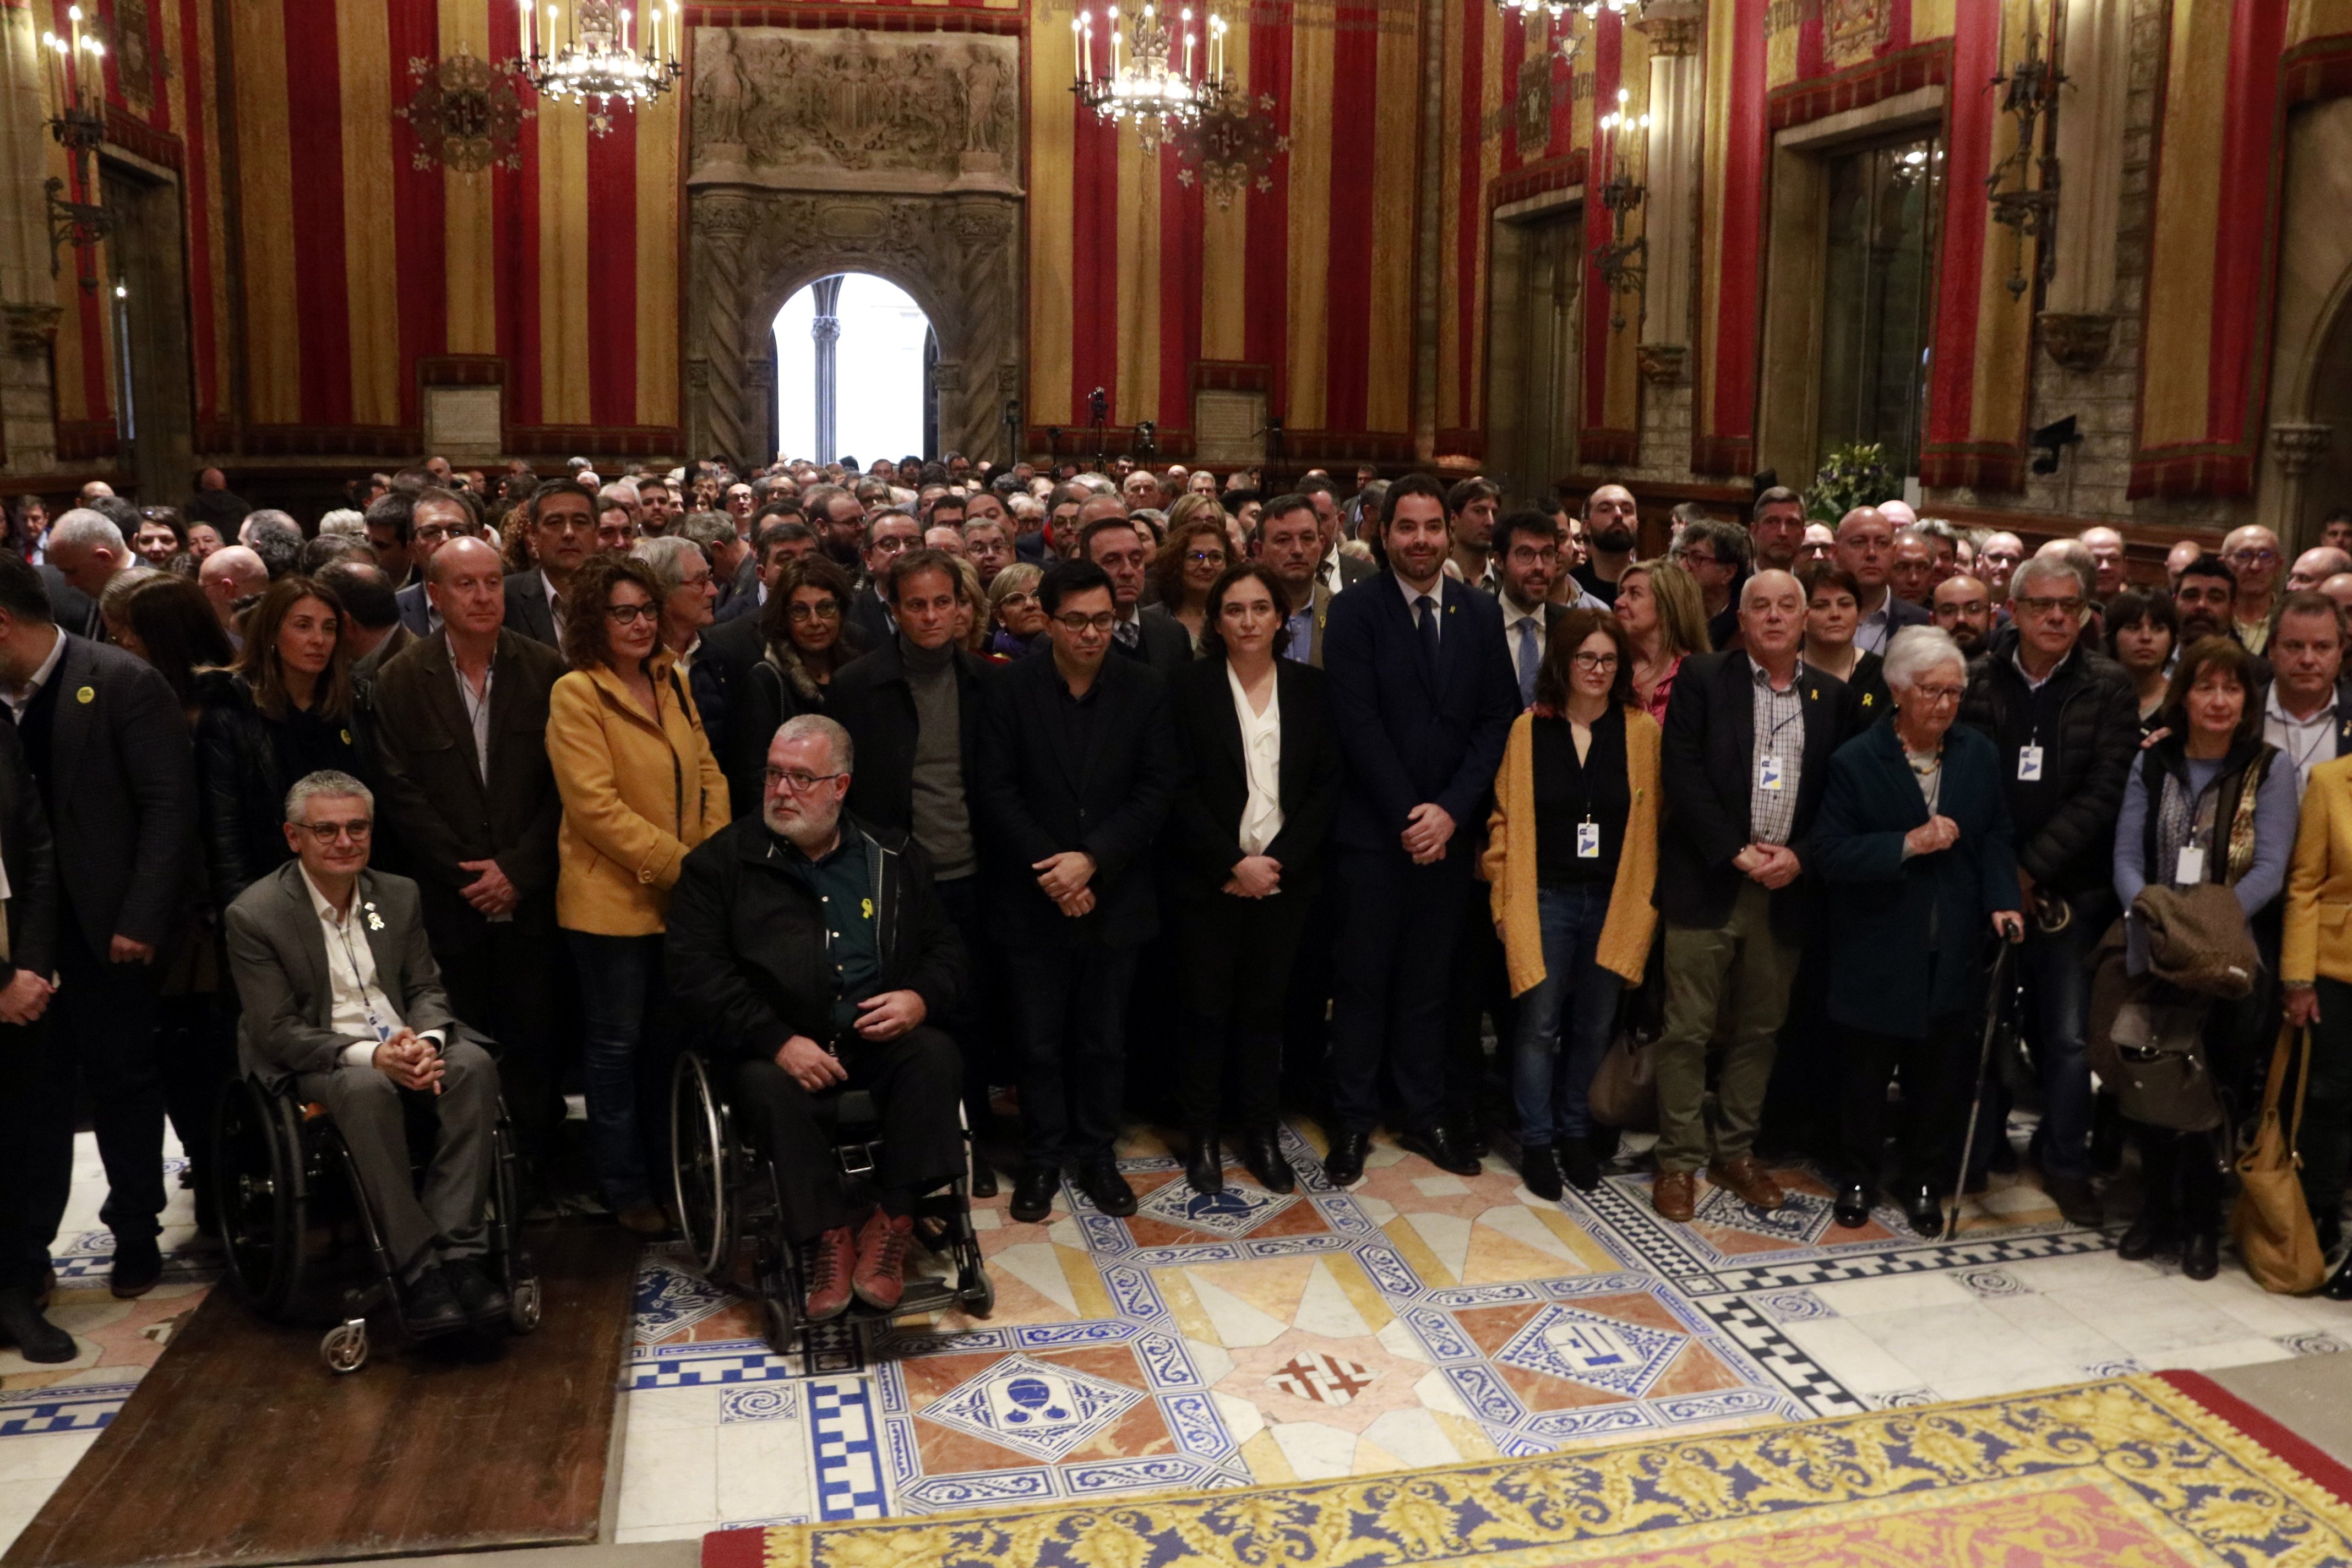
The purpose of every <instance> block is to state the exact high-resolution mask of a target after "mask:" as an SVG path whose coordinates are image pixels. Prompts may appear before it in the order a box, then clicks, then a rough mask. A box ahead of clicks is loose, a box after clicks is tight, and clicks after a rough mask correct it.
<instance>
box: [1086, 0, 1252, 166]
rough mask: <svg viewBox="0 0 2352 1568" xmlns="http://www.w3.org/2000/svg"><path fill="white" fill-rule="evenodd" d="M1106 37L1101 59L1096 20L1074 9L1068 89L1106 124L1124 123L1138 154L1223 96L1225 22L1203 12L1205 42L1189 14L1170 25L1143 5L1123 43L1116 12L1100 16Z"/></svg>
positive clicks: (1155, 8) (1152, 8)
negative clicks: (1073, 62)
mask: <svg viewBox="0 0 2352 1568" xmlns="http://www.w3.org/2000/svg"><path fill="white" fill-rule="evenodd" d="M1103 16H1104V19H1105V25H1104V27H1103V31H1104V32H1105V33H1107V34H1108V36H1109V49H1108V59H1107V61H1106V60H1104V59H1102V58H1098V51H1097V47H1096V45H1095V19H1094V15H1093V13H1091V12H1088V11H1084V10H1082V11H1080V12H1079V13H1078V14H1077V16H1075V17H1074V18H1072V20H1071V22H1070V32H1071V35H1072V38H1073V41H1074V42H1075V43H1076V47H1077V79H1076V81H1075V82H1074V83H1073V84H1072V85H1071V88H1070V90H1071V91H1073V92H1075V93H1076V94H1077V95H1078V101H1079V102H1080V103H1083V104H1085V105H1086V106H1087V108H1089V109H1091V110H1094V111H1095V112H1096V113H1097V114H1099V115H1101V116H1102V117H1103V118H1104V119H1105V120H1107V121H1121V120H1130V121H1134V122H1135V128H1136V134H1137V137H1138V140H1139V142H1141V144H1142V146H1143V148H1144V150H1145V151H1146V152H1150V151H1151V150H1153V149H1155V148H1157V147H1158V146H1159V145H1160V142H1161V141H1162V140H1163V139H1165V138H1166V137H1168V136H1170V135H1172V134H1173V133H1174V132H1176V131H1178V130H1180V129H1181V128H1182V127H1184V126H1187V125H1191V124H1192V123H1194V122H1196V121H1199V120H1200V119H1201V117H1202V115H1204V114H1208V113H1211V112H1213V111H1214V110H1215V109H1216V107H1217V105H1218V104H1219V102H1220V101H1221V100H1223V97H1224V95H1225V89H1226V82H1225V19H1224V18H1223V17H1222V16H1217V15H1215V14H1214V13H1213V12H1212V13H1210V14H1209V16H1208V18H1207V23H1206V27H1205V30H1206V32H1207V35H1208V36H1207V37H1206V39H1205V40H1204V39H1203V38H1202V36H1201V34H1200V33H1196V32H1195V31H1193V27H1192V22H1193V13H1192V7H1191V6H1190V5H1186V6H1184V7H1182V8H1181V10H1180V11H1179V12H1178V13H1177V16H1176V17H1175V18H1174V19H1173V20H1171V19H1170V17H1169V16H1168V15H1167V14H1166V13H1165V12H1163V11H1161V10H1160V8H1159V6H1158V5H1155V4H1153V3H1151V0H1145V5H1144V6H1143V8H1142V10H1141V11H1139V13H1137V15H1136V18H1135V24H1134V26H1133V27H1132V28H1131V29H1130V30H1129V33H1128V35H1127V36H1126V37H1122V36H1121V35H1120V32H1119V26H1118V6H1117V5H1108V6H1106V7H1105V8H1104V12H1103Z"/></svg>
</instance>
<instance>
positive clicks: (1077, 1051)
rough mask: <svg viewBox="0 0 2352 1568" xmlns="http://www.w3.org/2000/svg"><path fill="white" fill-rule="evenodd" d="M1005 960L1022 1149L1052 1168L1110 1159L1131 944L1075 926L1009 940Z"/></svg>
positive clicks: (1122, 1082) (1122, 1073)
mask: <svg viewBox="0 0 2352 1568" xmlns="http://www.w3.org/2000/svg"><path fill="white" fill-rule="evenodd" d="M1071 923H1072V924H1074V925H1083V924H1084V923H1086V922H1083V921H1072V922H1071ZM1004 958H1005V973H1006V975H1007V977H1008V978H1009V979H1010V980H1011V982H1012V984H1013V993H1014V995H1015V997H1016V1003H1017V1005H1018V1007H1019V1010H1020V1016H1021V1075H1020V1082H1021V1147H1022V1153H1023V1154H1024V1156H1025V1157H1026V1158H1027V1159H1028V1160H1029V1162H1030V1163H1033V1164H1037V1165H1051V1166H1055V1167H1059V1166H1062V1165H1065V1164H1071V1165H1087V1164H1092V1163H1098V1162H1108V1160H1109V1159H1110V1158H1111V1145H1112V1143H1113V1142H1115V1141H1116V1140H1117V1139H1118V1114H1119V1101H1120V1096H1121V1094H1122V1092H1123V1091H1124V1089H1125V1087H1126V1072H1127V998H1128V990H1129V986H1130V985H1131V984H1133V982H1134V979H1135V960H1136V950H1135V949H1134V948H1133V947H1131V946H1124V947H1122V946H1112V945H1109V944H1108V943H1105V942H1098V941H1097V940H1095V938H1094V937H1093V935H1092V934H1091V933H1090V932H1087V931H1078V932H1075V933H1072V934H1070V935H1068V936H1059V937H1049V938H1047V939H1045V940H1043V941H1026V940H1014V941H1011V942H1007V943H1006V945H1005V950H1004Z"/></svg>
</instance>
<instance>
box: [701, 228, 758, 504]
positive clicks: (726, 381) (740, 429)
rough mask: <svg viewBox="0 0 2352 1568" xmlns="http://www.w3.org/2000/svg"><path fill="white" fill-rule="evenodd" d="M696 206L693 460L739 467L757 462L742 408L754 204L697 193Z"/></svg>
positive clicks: (745, 385)
mask: <svg viewBox="0 0 2352 1568" xmlns="http://www.w3.org/2000/svg"><path fill="white" fill-rule="evenodd" d="M693 205H694V227H695V229H696V231H697V232H698V233H699V234H700V235H701V236H702V237H703V240H704V243H703V245H702V247H701V257H702V266H701V268H699V271H700V274H701V275H700V277H699V278H698V279H697V283H698V287H697V289H696V290H695V301H694V307H695V313H696V316H697V318H698V326H697V330H696V331H695V332H694V334H693V336H692V338H691V339H690V340H689V341H690V342H693V343H694V345H695V347H696V349H697V351H698V352H697V353H696V354H695V356H694V357H695V358H696V359H697V360H698V361H699V362H700V364H701V374H700V375H699V376H695V375H691V374H690V375H689V376H688V383H687V384H688V392H689V394H690V395H691V404H690V406H689V409H688V428H690V429H692V430H694V431H695V432H697V433H698V435H699V436H700V437H701V439H700V441H699V442H698V445H697V446H696V447H695V451H694V456H696V457H698V458H707V457H709V456H712V455H713V454H714V453H724V454H726V455H727V457H728V458H730V459H732V460H733V461H735V462H737V463H748V462H751V460H752V459H753V458H754V457H755V456H757V455H758V454H756V453H754V452H753V451H752V445H753V443H751V439H750V436H751V431H750V428H749V419H750V416H751V413H752V410H751V408H749V407H747V406H746V405H745V403H744V398H745V396H746V395H747V394H748V390H749V389H748V383H747V378H746V376H745V374H744V365H745V363H746V361H747V360H748V358H749V357H750V356H749V355H748V353H746V351H745V344H744V332H745V324H744V321H743V304H744V300H743V289H744V285H745V282H746V277H745V257H744V249H745V246H746V241H747V240H748V238H749V237H750V234H751V204H750V203H749V202H747V201H745V200H744V199H743V198H742V197H741V196H740V195H735V194H733V193H726V194H709V195H702V194H698V195H696V196H695V197H694V204H693ZM763 325H764V323H763ZM759 444H760V445H765V444H766V443H759Z"/></svg>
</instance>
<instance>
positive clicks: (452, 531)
mask: <svg viewBox="0 0 2352 1568" xmlns="http://www.w3.org/2000/svg"><path fill="white" fill-rule="evenodd" d="M415 537H416V538H417V539H418V540H419V541H420V542H424V543H425V544H439V543H441V542H444V541H446V540H451V539H471V538H472V537H474V531H473V530H472V529H471V528H468V527H466V526H465V525H463V524H457V525H455V526H446V525H444V524H441V523H437V522H425V523H419V524H418V525H417V528H416V533H415Z"/></svg>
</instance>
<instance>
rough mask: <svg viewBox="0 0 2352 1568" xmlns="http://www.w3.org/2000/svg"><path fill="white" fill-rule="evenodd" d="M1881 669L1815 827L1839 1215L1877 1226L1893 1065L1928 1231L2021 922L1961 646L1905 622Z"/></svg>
mask: <svg viewBox="0 0 2352 1568" xmlns="http://www.w3.org/2000/svg"><path fill="white" fill-rule="evenodd" d="M1885 671H1886V683H1887V685H1888V687H1889V688H1891V689H1892V690H1893V692H1894V696H1895V711H1894V712H1893V713H1892V714H1891V715H1889V716H1888V717H1887V718H1885V719H1884V720H1882V721H1879V722H1878V723H1876V724H1874V725H1872V726H1871V727H1870V728H1869V729H1868V730H1865V731H1863V732H1862V733H1861V734H1860V735H1857V736H1855V737H1854V738H1853V740H1851V741H1848V742H1846V743H1845V744H1844V745H1843V746H1841V747H1839V748H1838V750H1837V753H1836V754H1835V755H1834V756H1832V758H1831V759H1830V777H1829V786H1828V789H1827V791H1826V792H1825V793H1824V794H1823V795H1822V809H1821V816H1819V817H1818V818H1817V819H1816V822H1815V826H1814V828H1813V838H1814V844H1815V849H1814V855H1815V864H1816V866H1817V868H1818V869H1819V870H1820V872H1821V876H1822V880H1823V881H1825V882H1828V883H1829V884H1830V885H1831V889H1832V891H1831V896H1830V898H1829V900H1828V901H1829V904H1830V909H1831V916H1830V995H1829V1012H1830V1017H1831V1019H1832V1022H1834V1023H1835V1024H1837V1025H1838V1026H1839V1027H1840V1028H1841V1030H1842V1031H1843V1053H1844V1065H1843V1074H1842V1084H1843V1102H1844V1103H1843V1115H1842V1117H1841V1121H1842V1125H1843V1143H1844V1145H1845V1158H1844V1164H1845V1173H1844V1177H1843V1182H1842V1183H1841V1184H1840V1186H1839V1189H1838V1197H1837V1208H1836V1217H1837V1222H1838V1224H1840V1225H1842V1226H1849V1227H1853V1226H1861V1225H1863V1224H1864V1223H1865V1222H1867V1221H1868V1219H1869V1218H1870V1210H1871V1205H1872V1204H1873V1202H1874V1199H1875V1197H1876V1194H1877V1187H1878V1173H1879V1162H1880V1159H1881V1157H1882V1155H1883V1154H1884V1152H1885V1115H1886V1085H1887V1080H1888V1079H1889V1078H1890V1077H1892V1076H1894V1075H1895V1072H1896V1071H1897V1070H1898V1068H1899V1070H1900V1072H1901V1075H1902V1079H1903V1105H1904V1117H1905V1120H1906V1121H1908V1122H1909V1124H1910V1125H1909V1127H1908V1128H1907V1129H1906V1131H1905V1134H1904V1136H1903V1138H1902V1139H1901V1146H1902V1150H1903V1156H1902V1175H1901V1178H1900V1179H1901V1189H1900V1190H1901V1195H1902V1199H1903V1207H1904V1210H1905V1212H1906V1215H1907V1217H1908V1218H1909V1220H1910V1222H1911V1227H1912V1229H1914V1230H1916V1231H1918V1232H1919V1233H1920V1234H1921V1235H1923V1236H1926V1235H1930V1234H1934V1233H1937V1232H1939V1231H1940V1230H1941V1229H1942V1227H1943V1209H1942V1201H1941V1200H1942V1197H1943V1194H1944V1190H1945V1184H1947V1183H1948V1182H1949V1181H1950V1180H1951V1173H1952V1172H1953V1170H1954V1167H1955V1166H1956V1164H1957V1163H1958V1159H1959V1149H1960V1141H1961V1137H1962V1134H1963V1128H1964V1127H1965V1124H1966V1122H1967V1119H1968V1106H1969V1095H1970V1090H1971V1088H1972V1074H1973V1071H1974V1068H1975V1067H1976V1062H1977V1056H1976V1045H1977V1038H1976V1026H1978V1025H1979V1024H1980V1023H1981V1021H1982V1016H1983V1015H1982V1008H1983V997H1984V982H1985V966H1984V950H1985V939H1986V936H1987V934H1988V932H1989V931H1994V932H1998V933H2000V935H2001V936H2003V937H2006V938H2007V939H2009V940H2010V941H2012V942H2014V941H2018V940H2020V939H2021V937H2022V936H2023V934H2024V929H2025V928H2024V918H2023V916H2022V915H2021V913H2020V910H2021V900H2020V898H2019V896H2018V887H2017V857H2016V854H2015V852H2014V850H2013V849H2012V847H2011V828H2010V819H2009V807H2008V805H2007V804H2006V801H2005V799H2004V797H2003V795H2002V794H2001V787H2000V752H1998V751H1997V750H1996V749H1995V748H1994V746H1993V743H1992V742H1990V740H1988V739H1986V738H1985V737H1984V736H1983V735H1982V734H1980V733H1979V732H1978V731H1975V730H1971V729H1969V728H1968V727H1967V726H1965V725H1958V726H1956V725H1954V724H1953V722H1952V720H1953V718H1954V717H1955V716H1956V715H1957V714H1958V712H1959V710H1960V697H1961V695H1962V693H1963V692H1965V691H1966V690H1967V689H1968V664H1967V661H1966V660H1965V659H1964V658H1962V657H1961V655H1960V650H1959V646H1958V644H1957V643H1955V642H1953V641H1952V638H1951V635H1950V634H1949V633H1948V632H1945V631H1943V630H1941V629H1940V628H1938V627H1935V626H1906V627H1905V628H1904V629H1903V630H1902V631H1899V632H1897V633H1896V634H1895V639H1894V641H1893V642H1891V643H1890V644H1888V645H1887V650H1886V662H1885Z"/></svg>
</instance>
